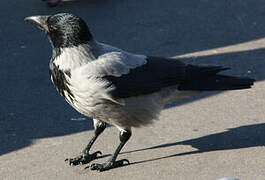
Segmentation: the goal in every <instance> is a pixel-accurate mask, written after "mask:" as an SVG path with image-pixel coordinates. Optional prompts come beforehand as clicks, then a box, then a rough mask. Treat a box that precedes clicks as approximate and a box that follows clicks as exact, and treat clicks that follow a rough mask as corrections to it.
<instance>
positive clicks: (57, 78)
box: [50, 61, 74, 103]
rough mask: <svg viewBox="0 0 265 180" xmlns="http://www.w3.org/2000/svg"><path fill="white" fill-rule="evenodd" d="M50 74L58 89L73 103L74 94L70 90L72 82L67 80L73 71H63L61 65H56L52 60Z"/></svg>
mask: <svg viewBox="0 0 265 180" xmlns="http://www.w3.org/2000/svg"><path fill="white" fill-rule="evenodd" d="M50 75H51V78H52V82H53V84H54V86H55V88H56V89H57V91H58V92H59V93H60V94H61V95H62V96H63V97H64V98H65V99H66V100H67V102H69V103H73V101H74V95H73V93H72V91H71V90H70V88H69V86H70V83H69V81H68V80H67V76H68V78H71V71H70V70H67V71H62V70H60V69H59V66H56V65H55V64H54V63H53V62H52V61H51V62H50Z"/></svg>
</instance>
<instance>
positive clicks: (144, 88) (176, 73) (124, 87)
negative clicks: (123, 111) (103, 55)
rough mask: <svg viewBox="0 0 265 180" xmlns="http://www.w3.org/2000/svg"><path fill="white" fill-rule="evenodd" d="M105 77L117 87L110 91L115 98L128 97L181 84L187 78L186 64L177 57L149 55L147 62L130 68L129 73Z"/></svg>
mask: <svg viewBox="0 0 265 180" xmlns="http://www.w3.org/2000/svg"><path fill="white" fill-rule="evenodd" d="M104 78H105V79H106V80H107V81H109V82H110V83H111V85H113V86H114V87H116V88H115V89H113V90H112V91H111V92H110V93H111V95H112V96H113V97H114V98H127V97H131V96H139V95H144V94H150V93H153V92H156V91H159V90H161V89H162V88H164V87H168V86H172V85H176V84H180V83H181V82H183V81H184V80H185V79H186V65H185V64H184V63H183V62H181V61H179V60H176V59H166V58H160V57H148V58H147V63H146V64H144V65H143V66H140V67H137V68H135V69H132V70H130V72H129V73H128V74H125V75H122V76H121V77H114V76H105V77H104Z"/></svg>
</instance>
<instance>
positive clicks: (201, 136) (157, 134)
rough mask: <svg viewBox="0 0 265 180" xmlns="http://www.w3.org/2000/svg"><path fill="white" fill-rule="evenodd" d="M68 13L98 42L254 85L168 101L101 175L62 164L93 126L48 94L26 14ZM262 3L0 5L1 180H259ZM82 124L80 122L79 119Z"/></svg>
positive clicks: (264, 64) (107, 146)
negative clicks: (124, 162) (121, 162)
mask: <svg viewBox="0 0 265 180" xmlns="http://www.w3.org/2000/svg"><path fill="white" fill-rule="evenodd" d="M57 12H71V13H74V14H76V15H79V16H81V17H83V18H84V19H85V20H86V21H87V23H88V25H89V27H90V29H91V31H92V32H93V34H94V36H95V37H96V38H97V40H98V41H101V42H104V43H107V44H112V45H114V46H117V47H120V48H122V49H125V50H128V51H131V52H134V53H139V54H147V55H157V56H166V57H175V58H179V59H183V60H185V61H186V62H190V63H194V64H218V65H223V66H228V67H231V68H232V70H231V71H227V72H226V73H227V74H231V75H240V76H250V77H253V78H255V79H257V82H256V84H255V86H254V87H253V88H252V89H249V90H239V91H230V92H222V93H220V92H212V93H203V94H200V95H196V96H193V97H191V98H190V99H187V100H183V101H180V102H177V103H173V104H171V105H169V106H167V108H166V109H165V110H164V111H163V112H162V114H161V117H160V120H159V121H156V123H154V124H152V125H151V126H149V127H145V128H142V129H133V136H132V138H131V139H130V141H129V142H128V144H127V145H126V146H125V148H124V149H123V151H122V153H121V154H120V156H119V158H127V159H129V160H130V162H131V164H130V165H128V166H125V167H122V168H116V169H113V170H110V171H106V172H103V173H98V172H91V171H89V170H88V169H85V167H87V165H82V166H77V167H70V166H68V165H67V164H66V163H65V162H64V159H65V158H68V157H72V156H74V155H76V154H78V152H80V150H81V149H82V148H83V147H84V146H85V145H86V143H87V141H88V139H89V137H91V136H92V134H93V130H92V129H93V127H92V122H91V121H90V120H89V119H88V118H86V119H85V120H84V119H83V118H84V117H83V116H82V115H80V114H79V113H77V112H76V111H74V110H73V109H72V108H71V107H70V106H68V105H67V103H66V102H65V101H64V99H63V98H62V97H60V96H59V95H58V94H57V92H56V91H55V89H54V88H53V86H52V84H51V82H50V77H49V72H48V62H49V58H50V56H51V47H50V45H49V42H48V40H47V39H46V37H45V35H44V34H41V33H40V31H39V30H38V29H36V28H33V27H32V26H30V25H28V24H26V23H24V21H23V19H24V17H26V16H31V15H40V14H55V13H57ZM264 16H265V3H264V1H263V0H255V1H253V0H233V1H220V0H212V1H210V0H189V1H184V0H167V1H163V0H130V1H129V0H80V1H71V2H66V3H65V4H64V6H59V7H55V8H48V7H47V6H46V4H45V3H44V2H42V1H41V0H27V1H22V0H12V1H8V0H2V1H1V2H0V47H1V51H0V82H1V88H0V92H1V93H0V100H1V101H0V102H1V103H0V144H1V145H0V179H8V180H9V179H10V180H14V179H19V180H20V179H26V180H31V179H32V180H35V179H38V180H39V179H43V180H46V179H59V180H61V179H64V180H68V179H69V180H70V179H81V180H82V179H115V180H116V179H134V180H135V179H137V180H138V179H141V180H142V179H144V180H149V179H169V180H170V179H177V180H217V179H221V178H223V177H235V178H238V179H240V180H253V179H255V180H264V179H265V171H264V169H265V163H264V160H265V147H264V145H265V118H264V112H265V103H264V102H265V100H264V99H265V92H264V89H265V82H264V79H265V72H264V70H265V50H264V48H265V37H264V35H265V20H264ZM80 118H81V119H80ZM118 141H119V140H118V131H117V130H116V129H115V128H114V127H109V128H108V129H107V130H106V131H105V132H104V133H103V134H102V135H101V137H100V138H99V139H98V141H97V142H96V144H95V146H94V147H93V149H92V150H94V151H96V150H101V151H102V152H103V157H102V158H100V159H98V160H96V161H95V162H103V161H106V160H107V158H108V156H109V155H110V153H112V152H113V151H114V149H115V147H116V145H117V144H118Z"/></svg>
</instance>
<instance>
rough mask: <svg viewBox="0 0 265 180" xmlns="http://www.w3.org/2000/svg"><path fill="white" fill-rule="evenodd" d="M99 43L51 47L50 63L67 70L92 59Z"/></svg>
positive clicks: (95, 55) (95, 54) (94, 57)
mask: <svg viewBox="0 0 265 180" xmlns="http://www.w3.org/2000/svg"><path fill="white" fill-rule="evenodd" d="M99 48H100V45H99V44H98V43H97V42H96V41H93V42H88V43H87V44H80V45H78V46H73V47H64V48H53V57H52V59H51V63H53V64H54V65H55V66H57V67H58V68H59V69H60V70H62V71H69V70H73V69H75V68H78V67H80V66H82V65H85V64H87V63H88V62H90V61H94V60H95V59H96V58H97V53H96V52H97V51H98V49H99Z"/></svg>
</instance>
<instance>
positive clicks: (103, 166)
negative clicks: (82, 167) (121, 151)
mask: <svg viewBox="0 0 265 180" xmlns="http://www.w3.org/2000/svg"><path fill="white" fill-rule="evenodd" d="M126 163H127V164H126ZM128 164H130V162H129V161H128V160H127V159H122V160H119V161H114V162H113V161H108V162H106V163H103V164H97V163H93V164H91V165H90V166H89V168H90V170H96V171H106V170H109V169H113V168H117V167H121V166H124V165H128Z"/></svg>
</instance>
